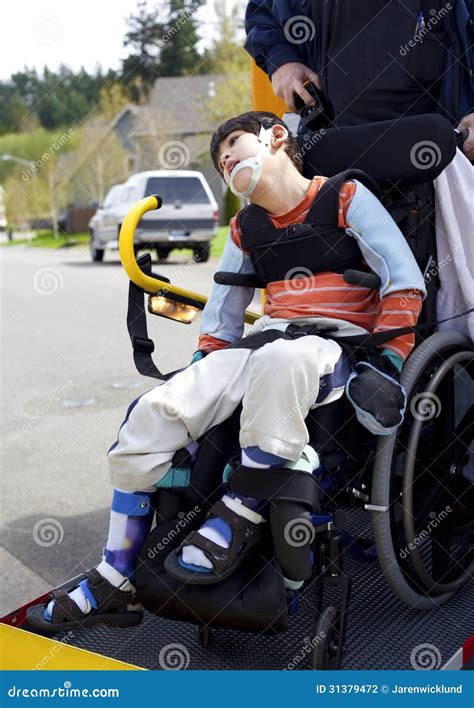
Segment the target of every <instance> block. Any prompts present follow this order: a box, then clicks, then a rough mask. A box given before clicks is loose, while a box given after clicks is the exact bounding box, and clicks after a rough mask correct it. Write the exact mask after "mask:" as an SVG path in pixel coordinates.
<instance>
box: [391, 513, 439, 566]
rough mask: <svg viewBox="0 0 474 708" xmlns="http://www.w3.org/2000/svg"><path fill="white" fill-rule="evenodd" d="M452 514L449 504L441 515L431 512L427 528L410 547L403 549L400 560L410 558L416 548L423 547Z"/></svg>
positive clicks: (416, 537)
mask: <svg viewBox="0 0 474 708" xmlns="http://www.w3.org/2000/svg"><path fill="white" fill-rule="evenodd" d="M451 512H452V509H451V507H450V506H449V504H448V506H447V507H446V508H445V509H443V510H442V511H440V512H439V514H437V513H436V512H435V511H430V521H428V524H427V526H426V527H425V528H424V529H423V530H422V531H420V533H419V534H417V535H416V536H415V538H414V539H413V541H411V542H410V543H409V544H408V546H405V548H402V549H401V550H400V553H399V556H400V558H402V559H405V558H408V556H409V555H410V551H414V550H415V549H416V548H418V547H419V546H421V545H422V544H423V542H424V541H426V539H427V538H429V537H430V535H431V532H432V530H433V529H435V528H436V527H437V526H438V524H440V523H441V522H442V521H444V520H445V519H447V517H448V516H449V514H450V513H451Z"/></svg>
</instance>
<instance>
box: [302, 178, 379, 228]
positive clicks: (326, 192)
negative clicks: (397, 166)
mask: <svg viewBox="0 0 474 708" xmlns="http://www.w3.org/2000/svg"><path fill="white" fill-rule="evenodd" d="M354 179H356V180H358V181H359V182H362V184H364V185H365V186H366V187H367V188H368V189H370V191H371V192H373V194H375V196H376V197H380V196H381V190H380V187H379V185H378V184H377V182H376V181H375V180H374V179H373V178H372V177H371V176H370V175H368V174H367V173H366V172H362V170H355V169H353V170H344V171H343V172H339V173H338V174H337V175H333V176H332V177H329V178H328V179H327V180H326V182H325V183H324V184H323V186H322V187H321V189H320V190H319V192H318V193H317V195H316V198H315V200H314V202H313V203H312V205H311V207H310V208H309V211H308V213H307V215H306V219H305V222H307V223H308V224H317V225H332V226H333V227H337V226H338V222H339V194H340V191H341V187H342V185H343V184H344V182H347V181H349V180H354Z"/></svg>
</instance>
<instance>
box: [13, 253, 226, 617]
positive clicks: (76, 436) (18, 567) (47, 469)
mask: <svg viewBox="0 0 474 708" xmlns="http://www.w3.org/2000/svg"><path fill="white" fill-rule="evenodd" d="M188 259H189V256H184V255H180V254H179V252H178V253H177V255H176V256H174V254H172V256H171V259H170V262H169V263H166V264H163V265H161V264H160V266H158V265H156V266H155V267H154V270H155V271H156V272H160V271H162V272H163V274H165V275H166V276H167V277H169V278H171V281H172V282H173V283H176V284H180V285H182V286H183V287H185V288H188V289H191V290H196V291H198V292H200V293H203V294H208V293H209V291H210V288H211V284H212V274H213V272H214V271H215V270H216V266H217V261H216V260H214V261H210V262H209V263H206V264H196V263H194V262H192V261H191V263H189V260H188ZM0 263H1V275H2V278H1V280H2V291H1V310H2V312H1V314H2V324H3V326H2V397H1V410H2V424H1V425H2V436H1V439H2V466H1V469H2V479H1V484H2V542H1V543H2V549H1V555H0V563H1V570H2V578H3V581H2V586H1V594H0V613H1V615H3V614H5V613H6V612H8V611H11V610H13V609H15V608H16V607H19V606H20V605H22V604H24V603H25V602H27V601H30V600H32V599H34V598H35V597H37V596H38V595H40V594H41V593H43V592H45V591H47V590H49V589H51V587H53V586H56V585H58V584H59V583H62V582H64V581H66V580H68V579H69V578H71V577H74V576H75V575H77V574H79V573H80V572H82V571H84V570H87V569H88V568H90V567H91V566H93V565H95V564H96V563H98V562H99V560H100V556H101V553H102V548H103V546H104V544H105V540H106V538H107V530H108V515H109V508H110V501H111V494H112V487H111V484H110V482H109V477H108V469H107V461H106V451H107V450H108V448H109V447H110V445H111V444H112V443H113V442H114V440H115V439H116V433H117V430H118V428H119V426H120V423H121V422H122V420H123V418H124V415H125V411H126V408H127V406H128V404H129V403H130V401H131V400H133V399H134V398H136V397H137V396H138V395H139V394H140V393H141V392H143V391H145V390H147V389H149V388H150V387H151V386H153V385H154V384H153V380H152V379H146V378H144V377H141V376H140V375H139V374H138V373H137V372H136V370H135V367H134V364H133V359H132V356H131V347H130V341H129V338H128V333H127V330H126V324H125V314H126V305H127V288H128V279H127V276H126V275H125V272H124V271H123V269H122V267H121V265H120V261H119V259H118V255H116V254H107V255H106V261H105V262H104V263H102V264H95V263H94V264H93V263H91V262H90V259H89V256H88V251H87V250H86V248H74V249H61V250H58V251H51V250H43V249H29V248H25V247H22V246H18V247H16V248H2V249H0ZM198 330H199V325H198V324H197V323H195V324H192V325H190V326H187V325H182V324H178V323H174V322H169V321H167V320H164V319H162V318H155V319H154V320H153V321H152V322H151V326H150V334H151V336H152V337H153V339H154V340H155V345H156V350H155V355H154V356H155V361H156V362H157V363H158V366H159V367H160V368H161V369H162V370H164V371H169V370H170V369H175V368H179V367H180V366H184V365H186V364H187V363H188V362H189V360H190V357H191V356H192V353H193V352H194V350H195V348H196V342H197V337H198Z"/></svg>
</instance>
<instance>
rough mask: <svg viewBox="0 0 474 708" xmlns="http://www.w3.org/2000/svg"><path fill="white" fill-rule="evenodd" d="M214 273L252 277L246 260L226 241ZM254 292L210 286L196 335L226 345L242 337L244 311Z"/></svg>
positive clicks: (232, 287) (245, 255)
mask: <svg viewBox="0 0 474 708" xmlns="http://www.w3.org/2000/svg"><path fill="white" fill-rule="evenodd" d="M217 270H226V271H230V272H232V273H241V274H245V275H254V274H255V271H254V269H253V265H252V261H251V260H250V256H248V255H247V254H246V253H244V252H243V251H242V250H241V249H240V248H239V247H238V246H236V245H235V243H234V242H233V241H232V239H231V238H230V237H228V238H227V243H226V245H225V248H224V253H223V254H222V258H221V260H220V262H219V266H218V268H217ZM254 292H255V289H254V288H247V287H238V286H235V285H218V284H217V283H214V285H213V286H212V290H211V294H210V296H209V300H208V301H207V303H206V305H205V307H204V310H203V313H202V317H201V327H200V330H199V334H200V335H203V334H210V335H212V336H213V337H216V338H217V339H223V340H224V341H226V342H235V341H237V339H240V338H241V337H242V335H243V333H244V323H245V310H246V309H247V307H248V306H249V304H250V303H251V302H252V299H253V296H254Z"/></svg>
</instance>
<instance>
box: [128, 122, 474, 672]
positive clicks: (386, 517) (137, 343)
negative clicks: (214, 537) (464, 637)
mask: <svg viewBox="0 0 474 708" xmlns="http://www.w3.org/2000/svg"><path fill="white" fill-rule="evenodd" d="M304 139H305V140H306V142H307V143H309V146H308V149H307V150H306V151H305V152H304V174H305V176H312V175H314V174H325V175H327V176H331V175H333V174H336V173H337V172H339V171H342V170H343V169H348V168H349V167H350V168H357V169H361V170H364V171H365V172H367V173H368V174H369V175H371V176H372V177H373V178H374V179H375V180H376V181H377V182H378V183H379V184H380V185H381V187H382V188H383V189H384V190H385V191H384V194H385V197H384V199H385V203H386V204H388V206H387V208H389V210H390V203H392V205H395V206H393V209H392V210H391V211H392V215H393V216H394V218H395V219H396V220H397V218H396V217H397V214H398V217H399V216H400V213H401V212H403V214H404V215H405V216H406V214H407V213H410V214H412V213H413V212H415V216H416V217H417V219H418V221H416V220H415V222H413V223H412V229H411V230H410V232H409V233H405V236H406V237H407V239H408V242H409V243H410V245H412V244H415V245H414V247H413V250H414V253H415V256H416V257H417V260H418V264H419V266H420V269H421V270H422V272H424V273H425V274H426V273H427V272H428V268H429V265H430V264H431V263H435V262H436V252H435V243H434V239H433V238H431V240H430V239H429V238H425V236H423V243H417V234H419V233H420V232H421V231H422V229H421V228H420V227H421V225H422V222H423V221H424V220H426V219H427V218H428V219H429V217H430V213H429V212H428V213H426V212H423V211H422V210H421V209H418V213H416V212H417V205H416V204H413V203H410V201H409V200H408V206H407V205H406V203H405V202H406V193H407V192H406V190H402V189H401V185H408V186H410V185H414V184H417V183H422V182H424V183H426V182H429V181H430V180H433V179H434V178H435V177H436V176H437V174H439V173H440V172H441V171H442V169H444V167H445V166H446V165H447V164H448V163H449V162H450V161H451V159H452V158H453V156H454V153H455V150H456V136H455V135H454V133H453V130H452V128H451V126H450V125H449V123H448V122H447V121H446V120H445V119H443V118H441V117H439V116H435V115H433V116H419V117H415V118H406V119H402V120H398V121H384V122H382V123H377V124H373V125H367V126H358V127H354V128H344V129H337V130H328V131H326V134H325V135H324V136H320V138H318V139H315V136H314V135H312V136H304ZM418 144H426V145H428V146H429V145H434V146H436V148H437V150H436V155H437V160H435V161H433V166H432V167H431V168H430V169H423V170H420V169H417V167H416V166H415V165H414V164H413V146H415V145H418ZM438 158H439V159H438ZM399 194H403V195H404V197H403V198H404V200H405V202H404V204H405V210H403V209H401V208H400V200H398V201H397V199H396V197H397V195H399ZM390 200H392V201H390ZM157 206H158V207H159V206H160V200H159V197H148V198H147V199H145V200H142V202H140V203H139V204H138V205H136V207H134V209H132V211H131V212H130V213H129V215H128V216H127V218H126V219H125V221H124V224H123V226H122V233H121V238H120V254H121V258H122V263H123V265H124V267H125V270H126V271H127V273H128V275H129V276H130V279H131V283H130V291H129V310H128V328H129V333H130V336H131V339H132V345H133V349H134V359H135V363H136V366H137V369H138V370H139V372H140V373H142V374H145V375H148V376H154V377H156V378H161V379H167V378H169V377H170V376H172V375H173V374H174V373H176V372H171V373H169V374H162V373H161V372H160V371H159V369H158V368H157V367H156V365H155V364H154V362H153V360H152V358H151V354H152V352H153V348H154V347H153V343H152V341H151V340H150V339H149V337H148V331H147V325H146V312H145V307H144V297H146V296H147V295H148V297H149V302H148V311H149V312H151V313H153V314H156V315H159V316H164V317H168V318H171V319H174V320H176V321H180V322H185V323H189V322H190V321H191V320H192V318H193V317H194V315H195V314H196V313H198V312H199V310H202V309H203V307H204V304H205V298H204V297H203V296H200V295H198V294H196V293H192V292H189V291H186V290H181V289H180V288H178V287H176V286H173V285H172V284H171V283H170V281H169V280H168V279H167V278H165V277H164V276H162V275H155V274H153V273H152V272H151V259H150V256H149V255H144V256H142V257H141V258H140V259H139V260H138V262H137V261H136V260H135V257H134V255H133V231H134V228H135V226H136V224H137V223H138V221H139V219H140V218H141V215H142V214H143V213H144V212H145V211H147V210H149V209H153V208H157ZM402 206H403V205H402ZM431 208H432V204H431ZM397 209H398V212H397ZM430 286H432V283H430ZM435 299H436V288H435V287H430V288H428V297H427V300H426V301H425V303H424V311H425V310H427V311H428V312H430V313H432V312H433V311H435V302H436V300H435ZM424 316H425V320H426V319H427V320H430V317H429V316H428V317H426V313H425V312H424ZM257 317H258V315H256V314H254V313H247V316H246V321H247V322H252V321H254V320H255V319H256V318H257ZM433 330H434V327H432V328H431V330H430V329H429V328H425V329H424V330H423V333H418V334H417V342H416V347H415V348H414V350H413V352H412V354H411V355H410V357H409V359H408V360H407V362H406V363H405V365H404V368H403V371H402V374H401V382H402V383H403V385H404V387H405V389H406V392H407V401H408V403H407V408H406V414H405V419H404V421H403V423H402V424H401V426H400V427H399V428H398V429H397V430H396V432H395V433H393V434H392V435H389V436H383V437H378V438H375V437H374V436H372V435H370V433H368V432H367V431H366V430H365V429H364V428H363V427H362V426H361V425H360V424H359V423H358V422H357V420H356V418H355V415H354V411H353V409H352V408H351V406H350V404H349V402H348V401H347V400H346V399H345V397H343V398H342V399H340V400H339V401H336V402H335V403H331V404H329V405H327V406H323V407H320V408H316V409H312V410H311V411H310V413H309V415H308V417H307V418H306V425H307V428H308V433H309V444H310V445H312V446H313V447H314V448H315V450H316V451H317V452H318V454H319V456H320V460H321V467H320V468H318V470H317V475H318V476H317V480H316V482H317V488H318V498H317V500H316V501H315V503H314V504H313V507H312V508H311V509H308V511H307V513H305V514H303V515H301V516H300V517H299V518H298V519H296V521H297V522H298V523H299V527H298V528H296V527H295V539H296V540H295V541H294V543H293V548H292V549H291V550H292V552H295V553H297V552H298V547H299V546H300V547H301V546H303V545H304V544H309V545H310V547H311V549H312V570H311V575H310V577H308V578H307V579H306V580H305V583H304V585H303V587H302V588H301V589H300V590H297V591H296V590H291V589H287V588H286V587H285V583H284V580H283V573H282V567H281V557H282V554H283V555H284V553H285V552H287V550H288V549H286V551H285V549H284V548H282V544H281V543H276V544H275V539H274V538H273V539H272V535H271V533H270V529H269V530H268V534H267V537H266V538H265V540H264V542H263V544H262V545H261V546H259V547H258V548H256V549H254V550H253V551H252V553H251V554H250V555H249V556H248V558H247V559H246V560H245V562H244V563H243V564H242V565H241V566H240V567H239V568H238V569H237V570H236V571H235V573H234V574H233V575H231V576H230V577H228V578H226V579H225V580H223V581H222V582H220V583H216V584H213V585H205V586H196V585H189V584H184V583H180V582H179V581H177V580H175V579H174V578H172V577H171V576H169V575H168V574H167V572H166V570H165V569H164V559H165V557H166V556H167V555H168V554H169V553H170V551H171V550H173V548H176V547H177V546H178V545H179V544H180V543H181V541H182V540H183V539H184V538H185V536H187V535H188V533H189V532H190V531H192V530H193V529H196V528H198V527H199V526H200V525H201V524H202V522H203V519H204V517H205V514H206V512H207V510H208V509H209V508H210V506H212V504H213V503H214V502H215V501H216V500H217V499H219V498H220V497H221V496H222V494H223V493H224V491H225V488H226V481H224V477H225V475H224V474H223V473H224V471H226V474H227V473H228V472H229V469H230V467H232V461H233V460H234V459H235V458H236V456H238V454H239V449H240V448H239V435H238V434H239V414H240V409H237V410H236V411H235V412H234V414H233V415H232V416H231V417H230V418H229V419H228V420H226V421H225V422H223V423H222V424H220V425H219V426H216V427H214V428H212V429H211V430H209V431H208V432H207V433H206V435H205V436H203V437H202V438H201V439H200V440H198V441H197V442H198V444H199V447H198V452H197V455H195V456H194V457H192V456H191V454H190V453H189V452H188V451H187V450H180V451H178V452H177V453H176V455H175V457H174V459H173V462H172V469H173V471H174V472H176V471H178V472H179V473H180V474H177V475H175V477H176V479H175V481H174V482H170V484H169V485H168V486H164V485H163V486H162V487H160V489H158V490H157V492H156V493H155V494H154V504H155V509H156V523H155V526H154V528H153V529H152V531H151V533H150V535H149V537H148V539H147V540H146V542H145V544H144V546H143V548H142V550H141V553H140V555H139V559H138V563H137V570H136V586H137V591H138V597H139V599H140V601H141V603H142V604H143V606H144V608H145V609H146V610H148V611H149V612H151V613H153V614H155V615H157V616H159V617H163V618H167V619H171V620H175V621H181V622H188V623H192V624H194V625H196V626H197V632H198V640H199V643H200V645H201V646H202V647H206V646H207V645H208V643H209V640H210V637H211V630H212V629H213V628H226V629H230V630H238V631H241V632H251V633H256V634H259V635H268V636H274V635H276V634H279V633H281V632H284V631H286V630H287V629H288V627H291V622H292V617H293V615H294V614H295V612H296V611H297V606H298V603H299V602H301V601H302V599H303V598H304V599H305V600H306V601H309V602H311V603H312V605H313V607H314V626H313V627H312V628H311V631H312V638H313V639H312V640H311V660H310V663H311V667H312V668H313V669H317V670H323V669H337V668H339V667H340V665H341V661H342V657H343V650H344V639H345V634H346V629H347V621H348V610H349V605H350V595H351V578H350V575H349V574H347V573H346V572H345V558H346V557H347V556H348V555H350V556H351V557H352V558H355V559H356V560H357V561H359V562H378V563H379V565H380V568H381V571H382V573H383V576H384V578H385V581H386V583H387V584H388V586H389V588H390V589H391V591H392V592H393V594H394V596H395V597H396V598H397V599H398V600H399V602H400V603H403V604H404V605H405V606H408V607H409V608H415V609H417V610H421V611H429V610H432V609H434V608H436V607H439V606H441V605H443V604H444V603H446V602H447V601H448V600H449V599H450V598H451V597H452V596H453V595H454V594H455V593H456V592H457V591H459V590H460V589H461V588H463V587H464V586H465V585H466V584H467V583H469V582H470V581H471V580H472V578H473V576H474V471H473V469H472V468H471V467H470V464H472V457H471V458H470V454H469V450H470V448H471V450H472V440H473V420H474V416H473V412H474V405H473V403H472V401H473V400H474V398H473V396H472V393H473V390H474V381H473V378H474V376H473V375H474V364H473V359H474V351H473V349H474V348H473V344H472V342H471V341H470V339H469V338H468V337H467V336H464V335H462V334H460V333H459V332H456V331H450V330H443V331H437V332H434V331H433ZM466 394H467V395H466ZM229 465H230V467H229ZM234 471H235V465H234ZM231 473H233V471H232V470H231ZM290 497H291V494H290ZM274 501H275V503H276V502H278V501H281V496H280V498H279V499H276V500H274ZM270 503H272V500H270ZM354 519H356V521H357V523H356V524H355V526H354V524H353V523H352V525H351V523H350V522H351V520H352V521H353V520H354ZM266 526H270V524H267V525H266ZM298 534H299V535H298ZM298 544H299V545H298Z"/></svg>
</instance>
